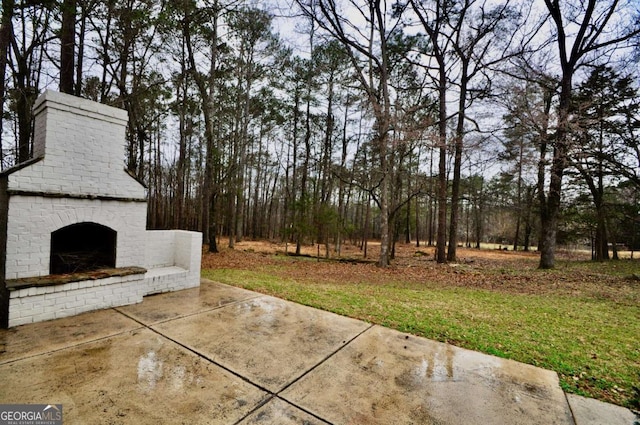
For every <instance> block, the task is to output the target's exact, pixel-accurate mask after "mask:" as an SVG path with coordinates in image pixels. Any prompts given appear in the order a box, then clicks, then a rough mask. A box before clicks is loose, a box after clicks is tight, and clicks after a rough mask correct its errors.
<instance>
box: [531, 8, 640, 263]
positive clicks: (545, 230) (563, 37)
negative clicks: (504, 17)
mask: <svg viewBox="0 0 640 425" xmlns="http://www.w3.org/2000/svg"><path fill="white" fill-rule="evenodd" d="M568 3H570V4H568ZM544 4H545V6H546V8H547V11H548V12H549V16H550V18H551V26H552V28H553V31H554V41H555V43H556V46H557V54H558V60H559V62H560V63H559V65H560V71H561V75H560V94H559V99H558V123H557V127H556V132H555V135H554V139H553V141H554V144H553V160H552V162H551V167H550V175H549V184H548V189H547V192H546V194H545V193H544V192H541V193H539V194H538V195H539V197H540V201H541V202H540V203H541V205H540V220H541V236H540V241H539V242H540V243H539V247H538V248H539V250H540V264H539V267H540V268H542V269H549V268H553V267H554V265H555V249H556V234H557V230H558V218H559V213H560V201H561V195H562V178H563V175H564V172H565V170H566V168H567V166H568V164H569V154H570V151H571V149H570V148H571V128H570V120H569V118H570V112H571V102H572V95H573V89H574V88H573V80H574V77H575V75H576V72H577V71H578V70H579V68H581V67H582V66H584V65H585V64H586V63H588V62H589V61H592V60H593V57H594V55H596V54H597V55H599V56H600V57H610V56H613V55H616V54H620V52H619V51H618V52H616V50H617V49H621V48H624V47H628V46H631V45H632V44H633V43H634V42H635V43H637V42H638V36H639V35H640V11H638V9H637V7H635V6H634V5H635V2H634V1H628V2H621V1H619V0H607V1H598V0H587V1H581V2H567V3H565V2H562V4H561V2H560V1H559V0H544Z"/></svg>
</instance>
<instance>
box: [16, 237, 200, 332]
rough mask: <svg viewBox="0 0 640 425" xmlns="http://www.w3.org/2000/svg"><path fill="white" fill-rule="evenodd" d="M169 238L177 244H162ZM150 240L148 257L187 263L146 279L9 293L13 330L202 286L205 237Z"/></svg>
mask: <svg viewBox="0 0 640 425" xmlns="http://www.w3.org/2000/svg"><path fill="white" fill-rule="evenodd" d="M171 239H175V240H179V242H178V243H175V244H173V245H166V244H163V243H164V242H167V241H168V240H171ZM147 241H150V242H159V243H157V244H155V245H154V244H152V243H149V244H147V245H146V251H147V253H146V257H147V258H169V257H173V258H178V257H182V260H183V261H184V263H183V264H182V265H179V264H171V265H167V266H162V267H157V266H156V267H153V268H149V270H148V271H147V272H146V273H145V274H144V275H129V276H114V277H109V278H105V279H97V280H84V281H81V282H71V283H66V284H62V285H55V286H44V287H35V288H25V289H19V290H15V291H11V298H10V303H9V327H12V326H19V325H24V324H27V323H34V322H40V321H44V320H51V319H57V318H60V317H67V316H73V315H76V314H80V313H84V312H87V311H91V310H98V309H101V308H109V307H117V306H121V305H128V304H135V303H139V302H141V301H142V297H143V296H145V295H149V294H156V293H160V292H169V291H177V290H181V289H187V288H195V287H197V286H200V250H201V246H202V234H201V233H198V232H187V231H182V230H166V231H147ZM187 258H190V260H189V261H187ZM185 265H186V267H184V266H185ZM189 267H192V268H189Z"/></svg>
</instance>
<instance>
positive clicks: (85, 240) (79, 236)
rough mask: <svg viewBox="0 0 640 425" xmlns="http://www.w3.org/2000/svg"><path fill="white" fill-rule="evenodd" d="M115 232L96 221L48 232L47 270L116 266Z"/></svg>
mask: <svg viewBox="0 0 640 425" xmlns="http://www.w3.org/2000/svg"><path fill="white" fill-rule="evenodd" d="M116 234H117V232H116V231H115V230H113V229H110V228H109V227H106V226H103V225H101V224H97V223H77V224H72V225H70V226H66V227H63V228H61V229H58V230H56V231H54V232H52V233H51V258H50V262H49V264H50V267H49V273H50V274H63V273H80V272H87V271H92V270H98V269H102V268H108V267H115V266H116Z"/></svg>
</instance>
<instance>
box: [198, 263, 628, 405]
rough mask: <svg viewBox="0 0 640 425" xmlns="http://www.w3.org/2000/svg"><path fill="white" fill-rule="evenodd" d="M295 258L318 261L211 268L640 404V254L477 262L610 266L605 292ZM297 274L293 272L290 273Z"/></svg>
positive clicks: (213, 275) (568, 271) (562, 268)
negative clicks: (330, 266)
mask: <svg viewBox="0 0 640 425" xmlns="http://www.w3.org/2000/svg"><path fill="white" fill-rule="evenodd" d="M280 263H282V264H280ZM295 267H313V264H312V263H309V262H307V263H306V264H304V265H302V264H301V263H299V262H297V261H295V260H293V261H287V262H279V263H278V264H276V263H274V264H272V265H262V266H260V267H252V268H251V269H238V268H233V269H230V268H221V269H207V270H203V277H205V278H208V279H211V280H214V281H218V282H222V283H226V284H229V285H234V286H239V287H242V288H246V289H250V290H254V291H258V292H262V293H266V294H270V295H274V296H277V297H281V298H284V299H287V300H291V301H295V302H298V303H301V304H305V305H309V306H312V307H317V308H320V309H323V310H327V311H332V312H334V313H338V314H341V315H345V316H349V317H354V318H358V319H362V320H365V321H368V322H371V323H375V324H379V325H382V326H387V327H390V328H393V329H397V330H400V331H403V332H409V333H412V334H415V335H419V336H424V337H427V338H431V339H434V340H438V341H443V342H449V343H452V344H455V345H457V346H460V347H465V348H469V349H472V350H477V351H481V352H484V353H488V354H493V355H496V356H499V357H504V358H509V359H513V360H517V361H521V362H525V363H529V364H532V365H536V366H539V367H543V368H546V369H551V370H554V371H556V372H557V373H558V374H559V376H560V382H561V385H562V387H563V389H564V390H566V391H567V392H571V393H576V394H581V395H585V396H590V397H595V398H599V399H601V400H604V401H608V402H614V403H617V404H620V405H624V406H628V407H635V408H638V407H640V406H638V395H639V394H638V383H639V382H640V342H639V338H640V306H639V305H638V302H637V301H638V299H640V282H637V281H633V280H631V279H628V277H625V276H629V275H631V274H633V272H634V270H635V271H637V270H638V262H631V261H626V262H618V263H611V264H594V263H590V262H575V263H563V264H560V265H559V266H558V268H557V269H556V270H553V271H538V270H535V268H530V269H511V268H509V266H508V265H505V266H503V267H500V268H495V267H494V268H487V269H483V268H482V267H480V268H476V269H474V270H473V273H474V274H475V275H476V276H475V277H478V275H480V276H481V277H483V278H484V279H487V278H488V279H492V278H495V277H496V276H504V275H510V276H512V277H513V276H516V278H517V279H524V281H525V282H526V284H527V285H529V286H530V287H531V288H535V286H536V279H539V280H540V281H543V280H544V281H545V282H547V284H548V282H549V280H553V279H556V280H560V281H562V280H563V279H569V278H570V277H571V276H574V275H576V274H580V273H582V274H587V275H589V276H591V277H593V275H592V274H593V273H598V274H602V273H606V274H607V275H608V276H609V277H612V276H613V277H614V278H615V276H619V279H620V281H621V282H622V284H621V286H620V288H618V289H617V291H618V292H617V294H616V296H613V297H609V296H606V295H607V291H602V292H598V291H596V292H595V293H593V292H588V291H587V292H584V291H578V292H576V293H575V294H574V293H572V292H571V291H568V290H565V289H564V288H561V289H562V290H558V291H553V290H546V291H542V292H543V293H542V294H536V293H535V291H533V290H529V291H528V292H529V293H518V292H517V291H500V290H491V289H486V288H475V287H465V286H461V285H457V286H452V287H448V286H447V285H446V284H443V283H442V282H441V281H436V280H433V279H432V281H422V282H415V281H413V280H411V279H408V280H403V278H402V274H398V276H397V277H396V278H394V279H390V280H385V281H382V282H381V281H380V279H376V280H375V282H368V281H367V279H366V277H362V276H359V277H357V278H344V279H341V280H339V281H337V280H336V279H326V280H325V279H318V278H317V276H315V275H313V274H312V275H310V276H309V277H306V278H305V277H304V276H303V277H300V276H299V275H298V274H295V273H293V270H294V268H295ZM346 267H353V266H349V265H347V266H346ZM603 270H604V271H603ZM589 273H591V275H590V274H589ZM291 274H294V275H295V277H287V276H289V275H291ZM492 276H493V277H492ZM627 280H628V282H629V284H628V285H626V284H625V282H626V281H627ZM596 285H597V283H596ZM531 292H534V293H531Z"/></svg>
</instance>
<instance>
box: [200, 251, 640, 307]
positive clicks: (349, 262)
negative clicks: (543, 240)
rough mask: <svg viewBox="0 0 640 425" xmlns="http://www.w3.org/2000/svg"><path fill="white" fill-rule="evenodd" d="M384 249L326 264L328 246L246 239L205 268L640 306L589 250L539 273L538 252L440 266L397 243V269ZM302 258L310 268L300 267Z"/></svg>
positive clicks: (206, 260) (467, 257)
mask: <svg viewBox="0 0 640 425" xmlns="http://www.w3.org/2000/svg"><path fill="white" fill-rule="evenodd" d="M379 249H380V245H379V243H375V242H372V243H369V247H368V258H366V259H365V258H363V252H362V251H361V250H360V248H359V247H358V246H354V245H350V244H347V245H344V246H343V248H342V252H341V255H340V257H338V256H337V254H336V253H335V252H330V257H331V259H330V260H326V259H325V250H324V246H320V247H318V246H316V245H314V246H305V247H303V249H302V251H301V254H302V255H305V256H308V257H302V258H300V257H295V256H290V255H291V254H292V253H294V252H295V245H289V246H285V244H277V243H270V242H265V241H245V242H241V243H237V244H236V246H235V249H228V248H224V249H222V250H221V252H220V253H218V254H209V253H207V252H206V250H205V254H204V255H203V263H202V268H203V269H205V268H233V269H246V270H256V269H258V268H260V267H268V266H275V265H278V266H279V267H276V268H270V270H269V271H270V273H274V274H278V273H282V275H283V277H284V276H286V277H287V278H293V279H305V280H316V281H323V282H328V283H337V284H339V283H341V282H342V283H355V282H367V283H369V284H375V283H377V282H379V283H382V282H385V283H386V282H402V283H407V284H420V283H425V282H428V283H429V284H431V285H438V284H441V285H446V286H448V287H451V286H461V287H474V288H482V289H489V290H495V291H500V292H511V293H523V294H550V293H553V294H569V295H587V296H594V297H598V298H600V297H604V298H608V299H613V300H616V301H619V302H625V303H628V302H638V301H639V298H640V295H639V294H640V290H638V287H639V286H640V282H638V281H634V280H633V279H630V278H629V276H624V275H619V274H612V273H609V272H608V271H607V270H608V269H607V268H606V267H604V268H603V267H596V266H594V265H593V264H592V263H591V262H590V261H588V260H589V253H588V252H580V251H578V252H575V251H571V252H563V251H559V252H558V253H557V256H556V258H557V259H558V262H557V267H556V268H555V269H554V270H538V269H537V265H538V261H539V254H538V253H536V252H521V251H517V252H514V251H503V250H497V249H493V250H488V249H482V250H478V249H469V248H458V250H457V254H458V262H456V263H449V264H437V263H436V262H435V261H434V249H435V248H434V247H426V246H421V247H416V246H415V244H397V245H396V256H395V259H394V260H393V261H392V264H391V266H390V267H388V268H380V267H377V266H376V264H375V262H376V259H377V256H378V253H379ZM318 253H319V258H318ZM302 260H304V267H300V266H299V264H300V261H302ZM576 264H578V266H577V265H576ZM582 265H584V266H582Z"/></svg>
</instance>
